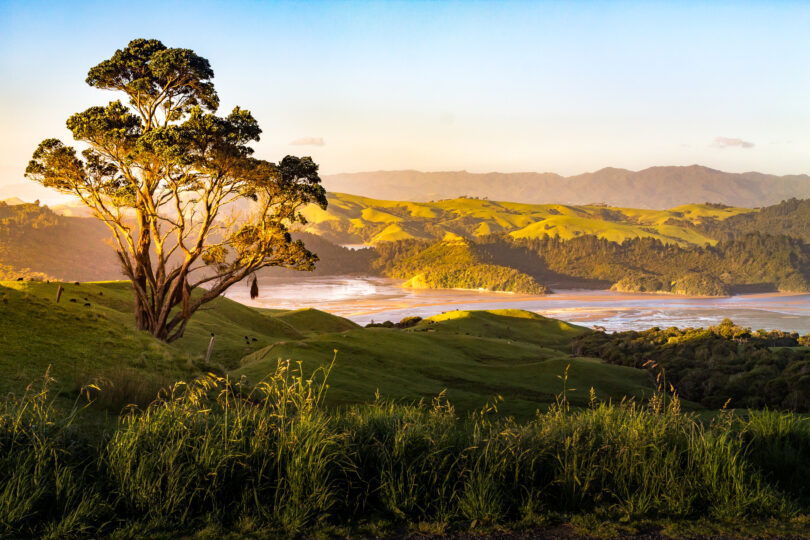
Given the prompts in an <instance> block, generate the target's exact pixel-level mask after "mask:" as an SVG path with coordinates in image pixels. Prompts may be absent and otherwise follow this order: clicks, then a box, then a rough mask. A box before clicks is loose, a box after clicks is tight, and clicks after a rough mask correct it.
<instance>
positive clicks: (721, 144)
mask: <svg viewBox="0 0 810 540" xmlns="http://www.w3.org/2000/svg"><path fill="white" fill-rule="evenodd" d="M712 146H714V147H716V148H753V147H754V143H752V142H748V141H744V140H742V139H731V138H729V137H717V138H716V139H715V140H714V144H713V145H712Z"/></svg>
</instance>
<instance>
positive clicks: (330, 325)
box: [0, 281, 649, 416]
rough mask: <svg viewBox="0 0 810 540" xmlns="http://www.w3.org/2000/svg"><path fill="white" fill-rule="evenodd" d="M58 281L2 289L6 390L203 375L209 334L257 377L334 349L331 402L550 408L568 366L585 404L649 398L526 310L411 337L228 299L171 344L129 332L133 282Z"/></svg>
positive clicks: (447, 322) (313, 363)
mask: <svg viewBox="0 0 810 540" xmlns="http://www.w3.org/2000/svg"><path fill="white" fill-rule="evenodd" d="M63 286H64V287H65V292H64V294H63V296H62V300H61V301H60V303H59V304H56V303H55V301H54V299H55V294H56V287H57V284H56V283H40V282H16V281H15V282H2V283H0V381H2V382H0V391H2V392H7V391H20V390H21V389H22V388H23V387H24V386H25V384H27V383H28V382H29V381H31V380H33V379H35V378H36V377H38V376H40V375H42V374H43V373H44V372H45V370H46V369H47V367H48V366H49V365H51V366H52V374H53V375H54V376H55V377H56V378H57V379H58V380H59V381H62V383H63V384H64V385H65V386H64V387H63V390H65V391H68V392H70V391H72V390H73V389H75V387H76V385H78V384H81V383H84V382H87V380H90V379H91V378H92V377H94V376H96V375H99V374H102V375H103V374H104V373H105V372H107V371H108V370H114V369H116V368H118V367H120V366H126V367H127V369H131V370H133V371H132V372H131V373H134V374H138V375H139V376H144V377H153V378H161V379H163V380H173V379H177V378H189V377H193V376H194V375H195V374H197V373H200V372H202V371H205V370H206V369H207V367H205V366H202V365H201V364H200V360H201V359H202V358H203V357H204V354H205V351H206V348H207V345H208V340H209V336H210V334H211V332H214V333H215V334H216V341H215V347H214V354H213V356H212V362H214V363H216V364H219V365H221V366H225V367H226V368H228V369H230V368H233V370H232V371H231V374H232V375H234V376H241V375H246V376H248V378H249V379H250V380H251V381H253V382H256V381H258V380H260V379H262V378H264V377H265V376H266V375H267V374H268V373H270V372H272V371H274V369H275V366H276V363H277V362H278V360H279V359H281V360H292V361H293V362H297V361H300V362H302V363H303V364H304V367H305V370H306V371H311V370H314V369H315V368H317V367H318V366H320V365H322V364H325V363H329V362H330V361H331V360H332V358H333V356H334V355H335V352H334V351H335V350H337V351H338V352H337V363H336V369H335V370H334V371H333V373H332V378H331V387H332V388H331V389H330V394H329V397H330V400H331V401H332V402H333V403H348V402H357V401H367V400H371V399H373V397H374V393H375V391H376V390H377V389H379V390H380V392H381V393H382V394H383V395H386V396H389V397H394V398H399V399H405V400H418V399H421V398H430V397H432V396H435V395H437V394H438V393H439V392H441V391H442V390H444V389H447V392H448V396H449V397H450V398H451V399H452V401H453V402H454V403H455V404H456V405H457V406H458V408H459V409H460V410H462V411H466V410H472V409H475V408H478V407H481V406H482V405H483V404H484V403H485V402H486V401H487V400H489V399H491V398H492V397H493V396H495V395H498V394H500V395H502V396H503V397H504V398H506V402H505V403H504V404H503V407H502V408H503V410H504V411H506V412H508V413H511V414H517V415H521V416H528V415H531V414H533V412H534V411H535V410H536V409H537V408H538V407H543V406H545V405H546V404H548V403H550V402H553V400H554V396H555V395H556V394H558V393H559V392H560V391H561V389H562V383H561V381H560V380H559V379H558V378H557V376H558V375H561V374H562V372H563V370H564V369H565V366H566V365H568V364H569V363H570V364H571V369H570V377H571V380H570V381H569V386H571V387H574V388H577V390H576V391H575V392H574V394H572V395H573V398H572V399H573V401H574V402H578V403H583V402H584V400H585V399H587V394H588V389H589V388H590V387H591V386H593V387H595V388H596V390H597V393H598V394H599V395H600V396H603V397H613V398H619V397H621V396H623V395H635V396H640V395H643V394H645V393H646V392H647V391H649V381H648V379H647V376H646V374H645V373H644V372H642V371H639V370H634V369H631V368H624V367H618V366H609V365H606V364H601V363H599V362H598V361H595V360H590V359H581V358H577V359H571V358H569V355H568V351H569V340H570V338H571V337H574V336H576V335H579V334H581V333H583V332H587V331H588V330H587V329H584V328H581V327H577V326H574V325H570V324H567V323H563V322H561V321H557V320H554V319H546V318H544V317H541V316H539V315H536V314H533V313H528V312H525V311H519V310H497V311H491V312H478V311H475V312H469V311H463V312H461V311H459V312H450V313H447V314H444V315H438V316H436V317H432V318H430V319H426V320H425V321H423V322H421V323H420V324H418V325H417V326H415V327H413V328H411V329H408V330H395V329H384V328H373V329H372V328H370V329H364V328H360V327H358V326H357V325H356V324H355V323H353V322H351V321H348V320H346V319H343V318H341V317H337V316H334V315H331V314H328V313H323V312H320V311H317V310H314V309H304V310H296V311H280V310H260V309H254V308H250V307H246V306H243V305H242V304H239V303H237V302H234V301H231V300H228V299H226V298H221V299H218V300H216V301H215V302H214V303H213V304H209V306H210V307H208V308H206V309H205V310H203V311H201V312H198V314H196V315H195V317H194V318H193V319H192V321H191V323H190V324H189V326H188V329H187V331H186V335H185V336H184V337H183V338H182V339H180V340H178V341H177V342H175V343H172V344H168V345H167V344H164V343H162V342H159V341H156V340H154V339H152V338H151V337H150V336H149V335H147V334H145V333H143V332H138V331H136V330H135V329H134V324H133V320H132V315H131V312H130V309H131V292H130V288H129V285H127V284H125V283H121V282H100V283H81V284H79V285H75V284H63ZM85 299H87V300H85ZM71 300H76V302H72V301H71ZM85 303H89V304H90V306H85ZM245 337H247V338H248V339H247V340H246V339H245ZM254 339H255V341H254Z"/></svg>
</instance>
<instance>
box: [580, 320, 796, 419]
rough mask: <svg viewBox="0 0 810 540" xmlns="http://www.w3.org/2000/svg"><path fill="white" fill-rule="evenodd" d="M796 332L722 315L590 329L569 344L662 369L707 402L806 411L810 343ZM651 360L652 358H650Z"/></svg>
mask: <svg viewBox="0 0 810 540" xmlns="http://www.w3.org/2000/svg"><path fill="white" fill-rule="evenodd" d="M800 340H802V338H800V337H799V335H798V334H796V333H792V334H788V333H784V332H780V331H778V330H774V331H771V332H766V331H762V330H760V331H755V332H752V331H751V329H750V328H742V327H739V326H736V325H734V323H733V322H731V321H730V320H728V319H726V320H725V321H723V323H721V324H720V325H718V326H713V327H710V328H706V329H704V328H697V329H693V328H687V329H683V330H680V329H677V328H668V329H666V330H661V329H658V328H652V329H650V330H645V331H642V332H636V331H629V332H619V333H614V334H610V335H608V334H605V333H591V334H586V335H583V336H581V337H578V338H576V339H575V340H574V350H575V351H576V352H577V353H579V354H583V355H586V356H593V357H596V358H601V359H602V360H604V361H606V362H609V363H611V364H617V365H622V366H632V367H636V368H641V367H649V369H651V370H652V371H654V372H658V370H661V369H662V370H664V372H665V373H666V378H667V381H668V382H669V383H671V384H673V385H674V387H675V389H676V391H677V392H678V394H679V395H680V396H681V397H683V398H685V399H688V400H690V401H695V402H698V403H700V404H702V405H703V406H705V407H708V408H720V407H724V406H726V405H730V406H732V407H739V408H744V407H748V408H757V409H758V408H762V407H770V408H777V409H785V410H791V411H799V412H808V411H810V384H809V383H810V350H807V349H806V348H802V347H799V345H801V342H800ZM650 362H654V365H653V364H651V363H650Z"/></svg>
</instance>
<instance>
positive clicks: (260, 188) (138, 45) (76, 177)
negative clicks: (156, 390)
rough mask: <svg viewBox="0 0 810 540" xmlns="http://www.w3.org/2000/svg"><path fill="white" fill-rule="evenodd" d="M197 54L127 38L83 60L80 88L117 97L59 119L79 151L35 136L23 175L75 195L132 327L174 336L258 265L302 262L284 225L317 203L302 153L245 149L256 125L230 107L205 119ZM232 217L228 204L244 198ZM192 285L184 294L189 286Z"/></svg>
mask: <svg viewBox="0 0 810 540" xmlns="http://www.w3.org/2000/svg"><path fill="white" fill-rule="evenodd" d="M213 76H214V73H213V71H212V70H211V67H210V65H209V63H208V60H206V59H205V58H202V57H200V56H198V55H196V54H195V53H194V52H193V51H191V50H189V49H172V48H167V47H166V46H165V45H163V44H162V43H161V42H160V41H158V40H154V39H150V40H146V39H136V40H134V41H131V42H130V43H129V45H127V47H126V48H125V49H123V50H118V51H116V52H115V54H114V55H113V56H112V58H110V59H109V60H105V61H103V62H101V63H100V64H98V65H97V66H95V67H94V68H92V69H91V70H90V72H89V74H88V76H87V83H88V84H89V85H90V86H94V87H96V88H100V89H104V90H113V91H118V92H123V93H124V94H126V98H127V100H128V102H127V104H124V103H122V102H121V101H113V102H111V103H109V104H108V105H107V106H106V107H90V108H89V109H87V110H86V111H84V112H80V113H77V114H74V115H73V116H71V117H70V118H69V119H68V121H67V127H68V129H70V130H71V131H72V133H73V137H74V139H76V140H77V141H80V142H82V143H84V145H85V146H86V149H84V150H83V151H82V152H81V157H79V156H78V155H77V153H76V150H75V149H74V148H72V147H70V146H65V145H64V144H63V143H62V142H61V141H59V140H56V139H47V140H45V141H43V142H42V143H41V144H40V145H39V147H38V148H37V149H36V151H35V152H34V155H33V159H32V160H31V161H30V163H29V164H28V167H27V169H26V176H27V177H29V178H31V179H33V180H35V181H37V182H40V183H41V184H43V185H44V186H47V187H51V188H54V189H57V190H59V191H61V192H63V193H69V194H72V195H75V196H77V197H78V198H79V199H80V200H81V201H82V203H84V204H85V205H87V206H88V207H90V208H91V209H92V210H93V211H94V213H95V215H96V216H97V217H98V218H99V219H101V220H102V221H103V222H104V223H105V224H106V225H107V226H108V227H109V229H110V230H111V231H112V233H113V234H112V237H113V242H114V246H115V249H116V252H117V253H118V257H119V258H120V261H121V265H122V267H123V271H124V273H125V275H126V276H127V277H128V278H129V280H130V281H131V282H132V286H133V288H134V292H135V320H136V325H137V327H138V328H139V329H142V330H147V331H149V332H150V333H151V334H152V335H154V336H155V337H157V338H159V339H162V340H165V341H174V340H175V339H177V338H179V337H181V336H182V335H183V331H184V329H185V327H186V324H187V323H188V320H189V318H190V317H191V316H192V315H193V314H194V313H195V312H196V311H197V310H198V309H199V308H200V307H201V306H202V305H204V304H205V303H207V302H210V301H211V300H213V299H215V298H217V297H218V296H219V295H221V294H222V293H223V292H224V291H225V290H226V289H228V287H230V286H231V285H233V284H234V283H237V282H239V281H240V280H242V279H244V278H246V277H249V276H250V275H252V274H255V272H256V271H257V270H259V269H260V268H263V267H267V266H282V267H287V268H294V269H298V270H312V269H313V268H314V264H315V262H316V261H317V257H316V256H315V255H314V254H313V253H311V252H309V251H308V250H307V249H306V247H305V246H304V244H303V243H302V242H300V241H293V240H292V238H291V237H290V234H289V229H290V227H291V226H293V224H296V223H299V224H304V223H306V220H305V218H304V217H303V215H302V214H301V212H300V210H301V208H302V207H303V206H304V205H307V204H310V203H314V204H317V205H319V206H320V207H321V208H326V204H327V203H326V195H325V191H324V189H323V187H322V186H321V184H320V178H319V176H318V166H317V165H316V164H315V163H314V162H313V161H312V159H311V158H309V157H303V158H298V157H294V156H287V157H285V158H284V159H282V160H281V161H280V162H279V163H271V162H268V161H264V160H261V159H257V158H254V157H253V150H252V149H251V148H250V146H248V145H249V144H250V143H251V142H254V141H258V140H259V135H260V133H261V129H259V125H258V123H257V122H256V120H255V119H254V118H253V116H252V115H251V114H250V112H249V111H247V110H244V109H240V108H239V107H236V108H234V109H233V111H232V112H231V113H230V114H229V115H228V116H225V117H222V116H216V114H215V113H216V110H217V107H218V105H219V98H218V96H217V93H216V91H215V90H214V85H213V83H212V82H211V80H212V78H213ZM246 200H247V201H251V202H250V204H249V205H247V207H248V210H243V211H242V213H241V214H240V213H239V212H237V211H236V210H233V211H232V209H236V208H239V207H245V205H244V204H241V206H240V203H243V202H244V201H246ZM198 287H200V289H199V290H198V291H196V292H195V294H192V291H194V290H195V289H196V288H198Z"/></svg>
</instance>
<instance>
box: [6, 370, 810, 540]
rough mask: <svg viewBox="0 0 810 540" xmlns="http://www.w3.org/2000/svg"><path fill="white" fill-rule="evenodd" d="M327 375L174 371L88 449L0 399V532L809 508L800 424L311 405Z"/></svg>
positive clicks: (615, 407) (505, 521) (651, 409)
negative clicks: (236, 377)
mask: <svg viewBox="0 0 810 540" xmlns="http://www.w3.org/2000/svg"><path fill="white" fill-rule="evenodd" d="M328 374H329V369H325V370H319V371H317V372H315V373H313V374H311V375H310V374H307V373H305V372H303V371H302V370H301V369H300V368H295V367H292V368H291V367H290V365H289V364H288V363H282V364H279V365H278V367H277V370H276V371H274V372H273V373H272V374H270V375H269V376H268V378H267V379H266V380H265V381H264V382H263V383H261V384H259V385H257V386H256V387H249V386H245V385H244V384H243V382H240V381H232V380H229V379H223V378H220V377H214V376H208V377H204V378H201V379H197V380H196V381H192V382H190V383H177V384H176V385H174V386H173V388H172V390H171V391H170V392H168V393H166V394H164V395H163V396H162V398H161V399H159V400H158V401H156V402H154V403H153V404H152V405H150V406H149V407H147V408H146V409H144V410H133V411H132V412H131V413H129V414H128V415H127V416H125V417H124V418H122V419H121V421H120V422H119V423H118V425H117V426H115V427H114V428H113V429H112V431H110V432H109V433H107V434H105V436H104V437H102V438H101V439H100V440H99V441H98V443H96V444H88V442H87V441H85V440H83V439H81V438H79V437H78V434H77V432H76V431H71V430H67V429H64V426H67V425H68V424H69V422H70V421H76V419H77V418H81V416H80V415H81V414H83V412H82V411H75V410H74V412H72V413H69V414H68V416H60V414H59V413H58V411H55V410H53V409H48V408H47V407H42V404H43V403H47V402H48V394H47V391H41V392H34V393H32V394H27V395H25V396H23V397H22V398H20V399H18V400H13V401H7V402H6V403H5V404H4V405H3V406H2V408H0V444H2V445H3V450H4V452H3V453H2V455H0V460H4V462H3V464H4V465H12V466H10V467H9V466H6V467H3V468H2V469H0V475H3V478H4V480H6V482H4V484H3V485H5V486H11V487H7V488H5V489H4V490H0V507H2V508H3V509H4V513H3V514H2V518H0V534H3V535H5V536H21V535H22V536H34V535H36V536H53V537H59V536H78V535H88V536H99V535H109V534H113V535H116V534H122V535H126V534H132V532H133V531H138V534H139V535H148V536H153V535H154V534H155V533H164V534H166V533H171V532H181V531H182V534H193V533H194V532H195V531H201V530H202V529H204V528H206V527H210V526H211V525H212V524H215V525H216V530H218V531H220V533H225V532H228V531H233V532H237V531H238V532H239V533H241V534H248V535H259V536H281V535H284V536H293V535H300V534H312V533H317V532H318V531H319V530H321V531H322V530H324V529H325V528H328V527H340V526H345V525H347V524H351V523H357V522H358V521H359V522H363V521H365V520H368V519H369V518H370V517H374V518H375V519H383V520H386V521H388V522H390V523H394V524H398V525H399V526H400V528H401V527H402V526H403V525H404V526H405V527H415V526H416V525H417V524H420V523H436V524H438V525H437V527H439V528H440V529H444V528H448V527H449V528H452V529H455V530H458V531H464V530H474V529H476V528H478V527H481V526H484V527H499V528H503V527H508V528H511V527H513V526H515V525H516V524H521V523H522V524H524V526H525V525H526V524H528V525H532V524H536V523H538V522H541V523H543V522H545V523H549V522H553V521H560V520H562V521H566V520H569V519H571V520H573V518H574V517H576V516H580V517H581V518H582V519H585V518H587V517H590V518H593V519H599V520H600V521H614V522H616V521H619V520H646V521H647V522H648V523H649V521H650V520H700V519H712V520H721V519H735V520H763V519H769V518H776V519H783V520H784V519H788V518H790V516H792V515H795V514H796V513H803V514H806V513H807V512H808V511H809V510H810V507H808V499H807V491H806V486H807V485H808V484H810V476H808V475H809V474H810V470H808V468H807V467H804V466H801V463H800V460H804V462H806V461H807V459H806V458H807V455H808V454H807V452H808V451H810V447H808V440H809V439H808V424H807V421H806V420H802V419H799V418H797V417H795V416H794V415H791V414H784V413H763V414H758V413H757V414H753V415H751V416H750V417H748V418H746V417H739V418H737V417H734V416H733V415H725V416H723V417H720V418H718V419H717V420H716V421H713V422H711V423H710V424H704V423H702V422H700V421H699V419H698V418H697V417H696V416H694V415H692V414H689V413H684V412H682V411H681V409H680V406H679V402H678V400H677V399H670V400H668V402H667V403H666V404H665V403H664V401H663V400H662V399H661V396H658V398H657V399H654V400H652V401H651V402H650V405H649V406H640V405H637V404H634V403H633V402H622V403H620V404H611V403H605V402H600V401H599V400H598V398H597V397H596V396H592V397H591V400H590V405H589V406H588V407H587V408H585V409H581V410H573V411H572V410H570V409H569V408H568V407H567V406H566V403H565V401H564V400H562V401H560V402H559V406H557V407H555V408H553V409H552V410H550V411H548V412H546V413H542V414H537V415H536V416H535V417H534V418H532V419H530V420H527V421H524V422H517V421H515V420H513V419H510V418H506V417H503V416H501V415H500V414H499V413H498V410H497V405H498V400H497V399H496V400H494V401H492V402H490V404H489V405H486V406H484V407H483V408H482V409H479V410H478V411H477V412H476V413H474V414H471V415H469V416H468V417H466V418H461V419H460V418H458V416H457V414H456V412H455V409H454V407H453V406H452V405H451V404H450V403H449V402H448V401H447V400H446V399H445V397H444V396H443V395H441V394H440V395H438V396H437V397H436V398H435V399H433V400H432V401H431V402H429V403H425V402H419V403H416V404H412V405H403V404H396V403H394V402H392V401H390V400H387V399H384V398H378V399H377V400H375V401H374V402H372V403H368V404H362V405H354V406H351V407H348V408H345V409H342V410H328V409H325V408H324V407H323V403H324V402H323V398H324V393H325V392H326V388H327V386H326V376H327V375H328ZM560 399H562V398H560ZM46 412H47V417H46V416H44V415H45V413H46ZM77 415H79V416H77ZM46 419H47V421H45V420H46ZM40 448H46V449H47V451H44V452H42V451H40V450H39V449H40ZM68 449H71V451H68ZM77 449H81V451H80V452H79V453H78V454H77V453H76V450H77ZM780 457H781V458H783V461H779V460H775V459H774V458H780ZM27 461H30V463H31V464H32V466H31V467H26V466H22V465H20V464H24V463H26V462H27ZM794 463H795V464H797V465H799V467H798V468H796V469H795V470H793V471H792V475H793V477H792V478H791V477H790V476H789V475H788V471H787V469H786V466H787V465H788V464H794ZM43 473H44V474H43ZM442 524H443V525H442Z"/></svg>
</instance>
